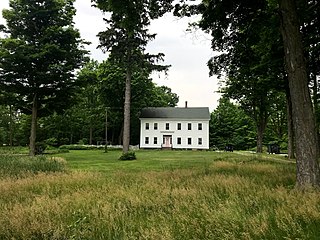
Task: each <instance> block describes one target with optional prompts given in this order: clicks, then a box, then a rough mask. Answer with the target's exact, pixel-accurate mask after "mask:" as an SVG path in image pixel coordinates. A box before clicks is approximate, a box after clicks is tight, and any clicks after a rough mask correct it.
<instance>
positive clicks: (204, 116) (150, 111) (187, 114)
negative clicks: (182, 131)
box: [140, 107, 210, 120]
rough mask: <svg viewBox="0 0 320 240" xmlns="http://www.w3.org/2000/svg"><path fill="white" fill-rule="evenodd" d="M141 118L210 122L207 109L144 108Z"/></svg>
mask: <svg viewBox="0 0 320 240" xmlns="http://www.w3.org/2000/svg"><path fill="white" fill-rule="evenodd" d="M140 118H171V119H197V120H210V113H209V108H207V107H187V108H174V107H154V108H143V109H142V110H141V114H140Z"/></svg>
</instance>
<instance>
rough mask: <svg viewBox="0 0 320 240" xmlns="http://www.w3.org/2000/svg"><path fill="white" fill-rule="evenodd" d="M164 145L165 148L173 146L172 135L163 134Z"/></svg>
mask: <svg viewBox="0 0 320 240" xmlns="http://www.w3.org/2000/svg"><path fill="white" fill-rule="evenodd" d="M162 147H164V148H171V147H172V136H169V135H168V136H166V135H165V136H163V144H162Z"/></svg>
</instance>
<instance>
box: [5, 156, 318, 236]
mask: <svg viewBox="0 0 320 240" xmlns="http://www.w3.org/2000/svg"><path fill="white" fill-rule="evenodd" d="M120 155H121V152H120V151H109V152H108V153H104V152H103V151H98V150H95V151H79V150H78V151H71V152H69V153H64V154H58V155H54V157H60V158H64V159H66V166H67V170H66V171H58V172H52V173H38V174H31V173H30V174H28V173H25V174H23V175H22V176H20V177H19V176H18V177H17V176H14V177H10V176H9V177H8V176H2V177H1V179H0V192H1V195H0V239H319V236H320V194H319V191H316V190H309V191H304V192H301V191H298V190H296V189H295V187H294V183H295V163H294V162H292V161H288V160H287V159H286V158H285V157H284V156H277V155H267V154H262V155H257V154H252V153H248V152H235V153H226V152H206V151H156V150H154V151H143V150H140V151H137V152H136V156H137V158H138V159H137V160H135V161H119V160H117V159H118V158H119V156H120ZM60 160H61V159H60Z"/></svg>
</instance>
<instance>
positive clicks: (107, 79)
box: [0, 61, 179, 146]
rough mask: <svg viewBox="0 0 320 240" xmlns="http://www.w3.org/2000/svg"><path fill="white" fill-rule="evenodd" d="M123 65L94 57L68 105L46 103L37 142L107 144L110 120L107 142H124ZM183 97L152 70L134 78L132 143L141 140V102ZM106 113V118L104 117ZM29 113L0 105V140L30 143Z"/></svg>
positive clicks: (170, 102) (166, 102)
mask: <svg viewBox="0 0 320 240" xmlns="http://www.w3.org/2000/svg"><path fill="white" fill-rule="evenodd" d="M123 75H125V71H124V70H123V69H121V68H119V67H117V66H115V65H113V64H110V63H109V62H108V61H105V62H103V63H98V62H95V61H90V62H89V63H88V64H86V65H85V67H84V68H83V69H82V70H81V71H80V72H79V73H78V74H77V77H76V81H75V82H76V83H77V87H76V88H75V90H74V94H73V95H72V96H70V97H71V100H70V103H71V104H70V106H69V107H68V108H66V109H65V110H63V111H61V112H59V111H54V110H52V111H51V110H50V109H47V111H46V114H43V115H41V116H40V117H39V120H38V124H37V142H45V143H47V144H49V145H52V146H59V145H63V144H76V143H83V144H105V130H106V121H107V122H108V125H107V126H108V128H107V134H108V143H109V144H114V145H117V144H122V131H123V102H124V88H125V86H124V84H125V83H124V81H123ZM178 101H179V98H178V96H177V94H175V93H173V92H172V91H171V89H170V88H168V87H166V86H157V85H156V84H154V83H153V82H152V80H151V79H150V78H149V74H145V75H143V74H141V73H134V74H133V78H132V112H131V114H132V115H131V121H132V122H131V123H132V128H131V129H132V131H131V133H132V134H131V143H132V144H139V134H140V132H139V129H140V126H139V119H138V118H139V113H140V110H141V108H143V107H168V106H171V107H174V106H176V105H177V103H178ZM106 117H107V119H106ZM30 123H31V116H30V115H28V114H25V113H22V112H21V109H20V108H18V107H17V106H13V105H5V104H3V105H1V106H0V144H1V145H22V146H25V145H28V144H29V135H30Z"/></svg>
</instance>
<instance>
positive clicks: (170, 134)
mask: <svg viewBox="0 0 320 240" xmlns="http://www.w3.org/2000/svg"><path fill="white" fill-rule="evenodd" d="M209 120H210V113H209V108H207V107H198V108H195V107H185V108H173V107H160V108H144V109H142V111H141V115H140V121H141V125H140V126H141V127H140V148H160V149H162V148H171V149H209Z"/></svg>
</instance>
